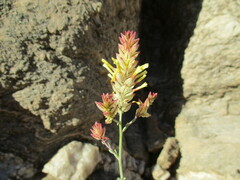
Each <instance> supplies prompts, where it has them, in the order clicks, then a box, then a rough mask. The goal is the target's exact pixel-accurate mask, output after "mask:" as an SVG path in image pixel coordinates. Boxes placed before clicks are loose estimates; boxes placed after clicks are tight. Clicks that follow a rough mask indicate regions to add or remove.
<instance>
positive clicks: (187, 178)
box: [176, 0, 240, 180]
mask: <svg viewBox="0 0 240 180" xmlns="http://www.w3.org/2000/svg"><path fill="white" fill-rule="evenodd" d="M239 9H240V4H239V2H237V1H234V0H230V1H227V0H219V1H214V2H213V1H210V0H204V1H203V4H202V10H201V12H200V15H199V18H198V22H197V26H196V29H195V30H194V35H193V36H192V38H191V40H190V43H189V44H188V48H187V49H186V50H185V56H184V62H183V68H182V71H181V74H182V77H183V79H184V85H183V88H184V96H185V98H186V101H187V102H186V104H185V106H184V107H183V109H182V111H181V113H180V115H179V116H178V118H177V120H176V137H177V139H178V141H179V145H180V151H181V156H182V157H181V160H180V166H179V169H178V171H177V172H178V177H179V179H180V180H192V179H197V180H203V179H204V180H205V179H209V180H212V179H214V180H215V179H216V180H219V179H228V180H235V179H240V173H239V172H240V171H239V166H240V159H239V152H240V138H239V137H240V131H239V129H240V121H239V119H240V111H239V108H240V89H239V87H240V58H239V57H240V51H239V47H240V22H239V17H240V11H239Z"/></svg>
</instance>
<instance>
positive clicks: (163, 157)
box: [152, 137, 179, 180]
mask: <svg viewBox="0 0 240 180" xmlns="http://www.w3.org/2000/svg"><path fill="white" fill-rule="evenodd" d="M178 155H179V146H178V142H177V139H176V138H174V137H170V138H168V139H167V140H166V142H165V144H164V146H163V150H162V151H161V153H160V154H159V156H158V158H157V163H156V165H155V166H154V168H153V171H152V176H153V178H154V179H155V180H167V179H168V178H169V177H170V173H169V172H168V169H169V168H170V166H171V165H173V164H174V163H175V161H176V159H177V158H178Z"/></svg>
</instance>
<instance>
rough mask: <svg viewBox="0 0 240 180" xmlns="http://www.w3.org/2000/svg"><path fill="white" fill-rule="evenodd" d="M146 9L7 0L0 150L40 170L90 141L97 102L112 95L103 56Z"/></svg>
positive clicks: (1, 45)
mask: <svg viewBox="0 0 240 180" xmlns="http://www.w3.org/2000/svg"><path fill="white" fill-rule="evenodd" d="M139 11H140V2H139V1H138V0H137V1H135V0H131V1H122V0H116V1H111V0H108V1H101V0H95V1H88V0H61V1H54V0H41V1H32V0H21V1H13V0H9V1H1V2H0V27H1V28H0V127H1V133H0V139H1V141H0V146H1V148H0V151H2V152H8V153H11V154H12V155H16V157H19V158H22V159H24V160H25V162H26V163H27V162H29V163H30V164H33V167H34V168H36V169H38V170H41V168H42V166H43V164H44V163H45V162H46V161H48V160H49V158H50V157H51V156H52V155H53V154H54V153H55V152H56V151H57V149H59V148H60V147H61V146H63V145H64V144H66V143H68V142H70V141H71V140H73V139H81V140H82V139H84V140H85V141H86V140H87V141H89V140H91V138H90V136H89V133H90V132H89V129H90V126H91V125H92V124H93V123H94V122H95V121H99V120H100V119H102V118H103V116H102V114H101V113H100V111H98V110H97V108H96V106H95V104H94V101H96V100H100V97H101V96H100V95H101V94H102V93H106V92H109V91H110V86H109V80H108V78H107V74H106V71H105V70H104V68H103V67H102V63H101V58H105V59H109V58H110V57H112V56H115V52H116V50H117V42H118V36H119V33H120V32H123V31H125V30H129V29H130V30H137V26H138V22H139ZM2 155H4V153H3V154H1V156H2ZM3 159H7V157H6V158H4V157H3ZM1 163H4V162H1ZM15 165H16V166H17V163H16V164H15ZM12 166H14V164H13V165H12ZM33 167H31V168H33ZM34 172H35V171H34ZM4 173H5V172H4V171H3V172H0V174H4ZM16 176H17V175H16ZM4 177H5V176H4ZM6 177H13V178H14V177H15V175H8V176H6Z"/></svg>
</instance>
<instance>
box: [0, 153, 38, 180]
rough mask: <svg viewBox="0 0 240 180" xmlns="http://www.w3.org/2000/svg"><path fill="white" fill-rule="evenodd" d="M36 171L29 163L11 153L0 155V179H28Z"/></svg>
mask: <svg viewBox="0 0 240 180" xmlns="http://www.w3.org/2000/svg"><path fill="white" fill-rule="evenodd" d="M35 172H36V169H35V168H34V167H33V164H31V163H30V162H26V161H24V160H23V159H22V158H20V157H18V156H15V155H13V154H11V153H0V179H12V178H14V177H18V179H30V178H32V177H33V176H34V174H35Z"/></svg>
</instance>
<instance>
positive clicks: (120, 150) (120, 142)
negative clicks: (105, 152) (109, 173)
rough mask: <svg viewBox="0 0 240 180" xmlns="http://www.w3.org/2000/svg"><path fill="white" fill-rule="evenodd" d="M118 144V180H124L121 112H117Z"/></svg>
mask: <svg viewBox="0 0 240 180" xmlns="http://www.w3.org/2000/svg"><path fill="white" fill-rule="evenodd" d="M118 127H119V142H118V148H119V149H118V167H119V175H120V179H124V176H123V167H122V148H123V147H122V144H123V142H122V140H123V129H122V112H119V124H118Z"/></svg>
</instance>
